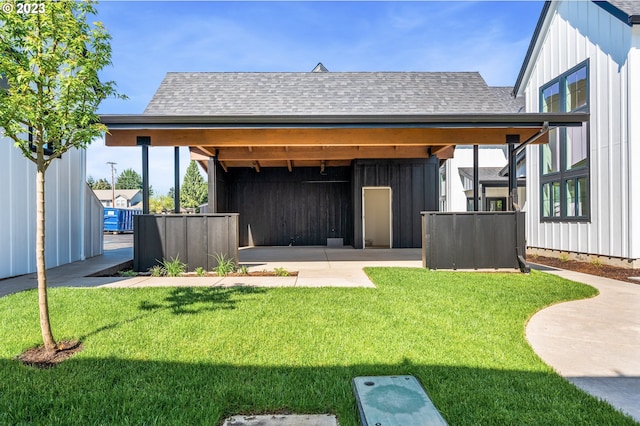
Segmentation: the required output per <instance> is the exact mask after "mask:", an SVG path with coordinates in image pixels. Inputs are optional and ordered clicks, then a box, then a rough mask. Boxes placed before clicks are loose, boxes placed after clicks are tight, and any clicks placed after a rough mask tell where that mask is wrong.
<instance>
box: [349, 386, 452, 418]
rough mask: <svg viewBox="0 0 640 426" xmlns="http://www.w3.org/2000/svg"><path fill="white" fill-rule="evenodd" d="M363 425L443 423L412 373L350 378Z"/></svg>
mask: <svg viewBox="0 0 640 426" xmlns="http://www.w3.org/2000/svg"><path fill="white" fill-rule="evenodd" d="M353 391H354V392H355V394H356V400H357V402H358V411H359V412H360V422H361V423H362V425H363V426H432V425H433V426H441V425H445V426H446V425H447V422H446V421H445V420H444V419H443V418H442V416H441V415H440V413H439V412H438V409H437V408H436V407H435V406H434V405H433V402H431V400H430V399H429V397H428V396H427V393H426V392H425V391H424V389H423V388H422V385H421V384H420V382H419V381H418V379H416V378H415V377H413V376H373V377H356V378H355V379H353Z"/></svg>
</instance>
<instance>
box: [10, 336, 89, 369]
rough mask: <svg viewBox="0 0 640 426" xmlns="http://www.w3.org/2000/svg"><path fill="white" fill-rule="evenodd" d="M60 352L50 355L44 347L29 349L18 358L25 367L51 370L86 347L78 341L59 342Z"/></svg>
mask: <svg viewBox="0 0 640 426" xmlns="http://www.w3.org/2000/svg"><path fill="white" fill-rule="evenodd" d="M57 347H58V350H57V351H56V352H53V353H50V352H47V350H46V349H45V348H44V346H37V347H35V348H31V349H27V350H26V351H25V352H23V353H22V354H20V355H19V356H17V357H16V359H17V360H18V361H20V362H21V363H23V364H24V365H28V366H31V367H37V368H41V369H44V368H51V367H55V366H56V365H58V364H60V363H61V362H62V361H64V360H66V359H68V358H69V357H71V356H73V355H74V354H76V353H78V352H80V351H81V350H82V349H84V347H83V346H82V343H80V342H78V341H77V340H63V341H61V342H58V346H57Z"/></svg>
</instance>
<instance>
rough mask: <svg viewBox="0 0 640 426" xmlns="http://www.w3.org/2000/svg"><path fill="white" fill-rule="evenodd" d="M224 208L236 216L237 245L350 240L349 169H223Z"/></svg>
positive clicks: (319, 242) (351, 227)
mask: <svg viewBox="0 0 640 426" xmlns="http://www.w3.org/2000/svg"><path fill="white" fill-rule="evenodd" d="M224 175H225V185H226V186H227V188H226V191H227V194H228V209H229V211H232V212H238V213H240V245H241V246H244V245H250V244H253V245H257V246H271V245H273V246H287V245H290V244H291V245H326V244H327V238H343V239H344V244H346V245H350V244H351V239H352V235H353V223H352V211H351V188H350V185H349V181H350V178H351V173H350V168H349V167H327V168H326V169H325V170H324V171H323V172H322V173H321V171H320V168H317V167H296V168H293V170H292V171H291V172H289V171H288V170H287V169H284V168H263V169H261V170H260V172H259V173H258V172H256V171H255V170H253V169H249V168H235V169H233V168H232V169H229V171H228V172H227V173H225V174H224Z"/></svg>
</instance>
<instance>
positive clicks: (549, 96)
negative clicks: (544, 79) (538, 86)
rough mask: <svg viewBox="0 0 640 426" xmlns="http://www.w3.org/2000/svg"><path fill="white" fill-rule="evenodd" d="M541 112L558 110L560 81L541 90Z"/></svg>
mask: <svg viewBox="0 0 640 426" xmlns="http://www.w3.org/2000/svg"><path fill="white" fill-rule="evenodd" d="M541 109H542V112H559V111H560V82H558V83H555V84H552V85H551V86H549V87H547V88H546V89H544V90H543V91H542V108H541Z"/></svg>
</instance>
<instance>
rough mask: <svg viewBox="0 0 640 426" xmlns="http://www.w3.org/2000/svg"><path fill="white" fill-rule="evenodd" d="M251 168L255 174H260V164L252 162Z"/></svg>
mask: <svg viewBox="0 0 640 426" xmlns="http://www.w3.org/2000/svg"><path fill="white" fill-rule="evenodd" d="M253 168H254V169H256V172H258V173H260V162H258V161H254V162H253Z"/></svg>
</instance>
